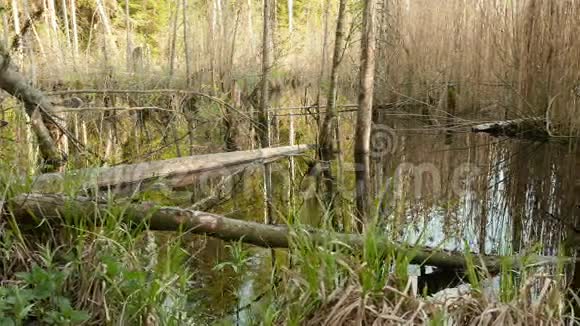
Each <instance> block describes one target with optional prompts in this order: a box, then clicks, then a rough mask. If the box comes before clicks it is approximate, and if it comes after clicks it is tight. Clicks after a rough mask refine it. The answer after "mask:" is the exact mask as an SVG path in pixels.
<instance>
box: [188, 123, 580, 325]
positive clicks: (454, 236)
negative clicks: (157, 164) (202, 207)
mask: <svg viewBox="0 0 580 326" xmlns="http://www.w3.org/2000/svg"><path fill="white" fill-rule="evenodd" d="M349 121H355V119H354V117H350V118H349V117H343V123H342V124H341V132H342V135H341V136H342V137H341V139H342V143H341V148H342V152H343V153H345V154H344V155H343V156H342V157H341V158H340V162H341V169H340V171H342V174H341V176H340V178H339V182H340V184H339V189H340V191H341V193H342V198H343V200H344V201H345V202H346V203H348V204H349V205H353V203H354V184H355V180H354V171H355V169H356V166H354V165H353V164H352V163H350V162H352V155H350V154H346V153H352V141H351V140H352V137H351V136H349V135H351V134H352V130H353V128H352V127H353V126H352V123H350V122H349ZM282 123H283V122H282ZM374 130H375V131H374V132H373V137H372V145H373V150H372V153H371V156H372V162H371V170H372V173H371V174H372V180H373V185H372V194H371V196H372V198H374V199H375V200H374V202H375V203H376V213H377V214H378V218H379V224H380V225H381V226H383V227H384V229H385V234H386V236H388V237H389V238H390V239H393V240H402V241H408V242H410V243H419V244H421V245H424V246H430V247H439V248H444V249H448V250H459V251H464V250H465V248H466V246H467V247H468V248H469V250H471V251H472V252H479V253H485V254H500V255H502V254H511V253H512V252H522V253H525V252H537V253H541V254H545V255H557V254H558V248H559V247H560V245H561V244H562V242H563V241H564V240H566V239H567V238H570V235H571V234H574V232H573V230H572V227H573V226H574V225H575V224H576V221H577V219H578V216H580V214H579V209H578V207H579V206H578V205H579V201H580V174H579V172H580V154H579V153H578V152H577V151H575V149H573V148H570V147H569V146H565V145H562V144H540V143H534V142H527V141H524V140H514V139H503V138H494V137H490V136H487V135H484V134H474V133H470V132H456V133H446V132H445V131H441V130H437V128H433V127H430V126H427V125H425V124H423V123H417V122H416V121H412V120H405V119H397V120H391V121H390V122H389V123H386V124H381V125H375V128H374ZM280 143H281V144H282V145H284V142H283V141H281V142H280ZM293 160H294V164H288V162H279V163H276V165H275V167H274V169H273V170H274V173H273V180H274V185H275V189H274V190H275V195H274V201H275V206H276V209H277V215H278V216H279V218H280V219H281V218H286V217H287V216H288V212H290V211H296V212H297V214H296V215H298V216H297V217H296V218H299V219H300V220H301V221H302V222H303V223H310V224H313V225H318V224H319V223H321V222H322V221H321V216H322V215H323V212H324V211H323V209H322V208H321V207H320V205H319V203H320V200H319V198H320V197H318V196H317V195H316V189H317V187H316V183H317V182H318V181H317V180H318V179H317V178H316V176H315V174H314V173H312V171H313V170H312V169H310V170H309V171H308V165H307V164H305V162H304V160H303V159H302V158H294V159H293ZM291 166H294V167H295V171H294V173H291V172H290V167H291ZM309 172H310V174H309ZM261 173H262V172H261V168H257V169H254V171H252V172H247V173H246V174H245V175H244V176H243V180H244V182H243V183H244V186H243V188H242V189H243V190H242V191H239V190H238V191H237V192H236V193H235V195H234V198H233V199H232V200H231V201H230V202H228V203H227V204H226V205H224V206H222V207H221V208H219V212H220V213H223V214H226V215H228V216H233V217H237V218H244V219H251V220H256V221H259V222H263V221H264V200H263V189H262V187H261V182H262V179H261V177H262V174H261ZM293 174H294V175H295V177H294V178H293V177H292V175H293ZM290 203H293V205H294V210H291V209H290V208H289V205H290ZM205 245H206V249H204V250H203V251H202V255H201V256H200V257H199V260H198V265H197V268H198V269H199V271H200V275H203V276H202V277H201V278H200V279H201V280H202V281H203V288H204V290H202V291H203V292H204V293H206V298H208V299H209V301H210V303H209V307H212V309H213V310H214V311H213V313H216V314H217V315H223V314H228V313H231V312H232V311H234V310H235V308H232V304H234V302H235V300H234V297H235V296H238V297H241V298H242V299H241V301H242V302H241V303H237V304H234V306H243V305H245V304H246V303H249V302H251V301H252V300H253V298H255V297H256V296H258V295H259V294H260V293H261V292H262V291H263V290H264V289H265V288H266V286H267V284H269V280H270V277H271V275H270V271H271V263H270V251H268V250H264V249H258V248H253V249H252V250H251V252H252V254H253V256H252V257H251V258H250V262H251V263H250V264H249V266H250V270H251V271H250V273H248V274H246V276H244V278H243V279H239V278H238V279H236V281H232V275H231V274H230V273H224V272H216V271H215V270H214V269H212V268H213V266H215V264H217V263H219V262H220V261H223V260H227V259H228V257H227V252H228V250H226V249H225V248H224V243H222V242H221V241H218V240H206V244H205ZM224 296H229V297H228V298H224ZM232 318H234V319H235V318H240V319H239V320H240V321H243V318H244V316H243V315H239V316H238V317H235V316H233V317H232ZM241 324H243V323H241Z"/></svg>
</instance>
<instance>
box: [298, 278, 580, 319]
mask: <svg viewBox="0 0 580 326" xmlns="http://www.w3.org/2000/svg"><path fill="white" fill-rule="evenodd" d="M538 285H539V287H538ZM453 292H455V291H453V290H452V289H448V290H445V291H443V292H441V293H439V294H438V295H436V296H435V297H427V298H425V297H421V296H417V295H415V294H414V293H413V291H412V286H411V282H409V283H408V286H407V287H406V288H405V289H404V290H398V289H396V288H394V287H391V286H385V288H384V289H383V291H382V292H379V293H368V292H367V293H365V292H364V291H363V288H362V287H361V286H360V284H358V283H357V282H351V283H350V284H349V285H348V286H346V287H344V288H342V289H340V290H336V291H335V292H334V293H333V295H332V296H331V297H330V298H329V299H328V302H327V303H325V304H323V305H321V306H320V307H319V308H318V309H317V310H316V311H314V312H313V313H312V315H311V316H310V317H309V318H308V320H307V321H306V322H305V323H304V324H305V325H404V324H406V325H563V324H566V325H571V324H576V323H578V320H577V319H576V318H575V317H574V316H573V315H572V314H570V313H569V310H568V308H569V306H568V303H567V301H566V296H565V294H564V293H562V291H561V288H560V286H559V285H558V283H557V282H556V281H554V280H553V279H549V278H546V277H544V276H540V275H538V276H535V277H532V278H530V279H529V280H528V281H527V282H526V284H525V285H523V286H522V288H521V289H519V292H518V294H517V296H516V297H515V298H514V299H513V300H510V301H508V302H503V301H500V300H499V299H498V298H497V297H494V296H493V295H489V294H488V295H484V294H482V293H481V292H480V291H478V290H476V289H470V290H468V291H467V292H461V291H459V292H458V293H453ZM532 298H533V299H532Z"/></svg>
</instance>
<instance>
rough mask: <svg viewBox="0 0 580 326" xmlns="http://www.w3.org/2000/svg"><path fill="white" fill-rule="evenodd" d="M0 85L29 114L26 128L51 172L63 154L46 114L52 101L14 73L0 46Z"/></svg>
mask: <svg viewBox="0 0 580 326" xmlns="http://www.w3.org/2000/svg"><path fill="white" fill-rule="evenodd" d="M0 88H1V89H3V90H4V91H6V92H7V93H8V94H10V95H12V96H14V97H16V98H17V99H18V100H20V101H21V102H22V103H24V109H25V111H26V114H27V115H28V116H29V117H30V127H31V129H32V131H33V132H34V134H35V135H36V138H37V139H38V148H39V150H40V154H41V156H42V158H43V159H44V161H45V163H46V164H47V168H49V169H50V170H53V171H54V170H57V169H58V168H60V167H61V166H63V165H64V164H65V163H66V156H65V155H62V154H61V153H60V151H59V149H58V146H57V139H58V138H59V137H61V136H62V135H60V133H61V131H62V130H60V126H58V125H57V123H56V122H55V121H54V119H53V118H52V117H51V115H50V114H52V109H53V107H52V104H51V103H50V101H48V99H47V97H45V96H44V95H43V94H42V93H41V92H40V91H39V90H37V89H36V88H34V87H32V86H31V85H30V83H29V82H28V81H27V80H26V79H25V78H24V76H22V74H20V72H18V68H17V67H16V65H14V63H13V62H12V60H11V58H10V55H9V53H8V51H7V50H6V49H5V48H4V46H1V45H0ZM55 135H56V136H55Z"/></svg>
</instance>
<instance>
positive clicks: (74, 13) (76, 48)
mask: <svg viewBox="0 0 580 326" xmlns="http://www.w3.org/2000/svg"><path fill="white" fill-rule="evenodd" d="M70 15H71V23H72V45H73V61H75V64H76V60H77V58H78V56H79V29H78V25H77V6H76V0H70Z"/></svg>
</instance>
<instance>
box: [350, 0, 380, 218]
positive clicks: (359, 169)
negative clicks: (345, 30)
mask: <svg viewBox="0 0 580 326" xmlns="http://www.w3.org/2000/svg"><path fill="white" fill-rule="evenodd" d="M363 10H364V12H363V28H362V42H361V58H360V80H359V97H358V106H359V108H358V113H357V124H356V132H355V145H354V159H355V166H356V173H355V174H356V207H357V217H358V218H359V223H361V224H362V223H364V222H365V221H366V220H368V218H369V216H370V212H371V202H370V195H369V191H370V158H369V153H370V138H371V127H372V111H373V91H374V77H375V76H374V73H375V46H376V40H375V0H364V7H363ZM361 224H359V229H362V225H361Z"/></svg>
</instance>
